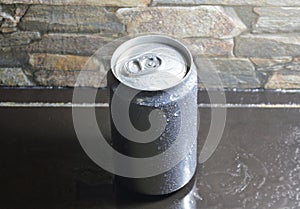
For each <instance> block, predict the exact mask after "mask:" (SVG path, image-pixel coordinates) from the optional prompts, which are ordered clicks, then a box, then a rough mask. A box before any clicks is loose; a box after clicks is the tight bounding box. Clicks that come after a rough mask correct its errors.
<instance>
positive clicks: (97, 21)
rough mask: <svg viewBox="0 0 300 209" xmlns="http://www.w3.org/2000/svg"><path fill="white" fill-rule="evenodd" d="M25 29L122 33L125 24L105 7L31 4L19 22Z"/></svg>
mask: <svg viewBox="0 0 300 209" xmlns="http://www.w3.org/2000/svg"><path fill="white" fill-rule="evenodd" d="M19 26H20V28H21V29H23V30H31V31H32V30H37V29H38V30H39V31H42V32H74V33H75V32H83V33H87V32H103V33H122V32H123V31H124V26H123V25H122V24H121V23H119V21H118V19H117V17H116V16H115V15H114V14H113V13H112V12H109V11H107V10H106V9H105V8H103V7H92V6H44V5H33V6H31V7H30V8H29V9H28V11H27V12H26V14H25V15H24V17H23V18H22V21H21V22H20V24H19Z"/></svg>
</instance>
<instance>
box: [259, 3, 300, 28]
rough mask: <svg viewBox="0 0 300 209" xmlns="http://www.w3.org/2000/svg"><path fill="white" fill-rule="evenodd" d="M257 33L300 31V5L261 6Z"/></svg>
mask: <svg viewBox="0 0 300 209" xmlns="http://www.w3.org/2000/svg"><path fill="white" fill-rule="evenodd" d="M254 11H255V12H256V13H257V14H259V16H260V17H259V18H258V20H257V23H256V24H255V27H254V32H255V33H281V32H300V7H294V8H293V7H260V8H255V9H254Z"/></svg>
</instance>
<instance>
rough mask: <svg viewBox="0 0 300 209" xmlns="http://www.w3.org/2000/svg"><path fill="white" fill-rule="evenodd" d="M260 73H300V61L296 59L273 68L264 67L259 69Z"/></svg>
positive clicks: (272, 66)
mask: <svg viewBox="0 0 300 209" xmlns="http://www.w3.org/2000/svg"><path fill="white" fill-rule="evenodd" d="M257 70H259V71H286V72H297V71H298V73H300V60H299V59H298V58H295V59H294V60H291V61H290V62H288V63H277V64H275V65H271V66H262V67H260V68H258V69H257Z"/></svg>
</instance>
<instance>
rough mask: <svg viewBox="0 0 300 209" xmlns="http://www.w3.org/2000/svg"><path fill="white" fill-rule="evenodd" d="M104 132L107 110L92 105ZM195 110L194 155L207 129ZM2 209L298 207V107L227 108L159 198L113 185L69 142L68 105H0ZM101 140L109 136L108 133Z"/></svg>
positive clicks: (206, 118) (205, 117)
mask: <svg viewBox="0 0 300 209" xmlns="http://www.w3.org/2000/svg"><path fill="white" fill-rule="evenodd" d="M97 112H98V113H99V116H100V117H99V118H98V123H99V124H102V126H103V127H102V128H104V129H107V127H106V125H105V124H106V123H107V121H108V118H107V108H98V110H97ZM210 112H211V110H210V109H209V108H201V109H200V114H201V122H200V131H199V145H198V147H199V151H200V150H201V148H202V144H203V142H204V140H205V139H206V136H207V132H208V129H209V126H210ZM0 115H1V118H0V127H1V132H2V133H1V140H0V157H1V160H0V185H1V186H0V205H1V208H93V209H94V208H101V209H106V208H120V209H123V208H124V209H125V208H126V209H127V208H128V209H135V208H139V209H140V208H142V209H159V208H174V209H175V208H178V209H181V208H183V209H194V208H299V207H300V109H298V108H291V109H287V108H230V109H228V110H227V121H226V127H225V131H224V134H223V137H222V139H221V142H220V144H219V145H218V147H217V150H216V151H215V152H214V154H213V155H212V157H211V158H210V159H209V160H208V161H206V162H205V163H204V164H199V165H198V171H197V174H196V176H195V178H194V179H193V181H192V182H191V183H190V184H189V185H187V186H186V187H185V188H183V189H182V190H180V191H178V192H176V193H174V194H172V195H168V196H163V197H145V196H139V195H136V194H132V193H129V192H128V191H124V190H122V189H120V188H118V187H117V186H116V185H114V178H113V176H112V175H110V174H109V173H107V172H105V171H104V170H102V169H101V168H99V167H97V166H96V165H95V164H94V163H93V162H92V161H91V160H90V159H89V158H88V157H87V156H86V154H85V153H84V151H83V150H82V148H81V147H80V145H79V142H78V141H77V139H76V135H75V133H74V128H73V125H72V117H71V108H62V107H61V108H57V107H56V108H50V107H43V108H37V107H33V108H32V107H31V108H29V107H26V108H17V107H10V108H9V107H2V108H0ZM107 135H108V134H107Z"/></svg>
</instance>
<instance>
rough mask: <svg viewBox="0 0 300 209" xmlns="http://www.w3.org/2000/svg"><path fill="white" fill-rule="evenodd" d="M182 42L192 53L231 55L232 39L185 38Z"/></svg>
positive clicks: (217, 55)
mask: <svg viewBox="0 0 300 209" xmlns="http://www.w3.org/2000/svg"><path fill="white" fill-rule="evenodd" d="M182 42H183V43H184V44H185V45H186V46H187V47H188V48H189V49H190V51H191V53H192V54H193V55H195V56H196V55H203V56H215V57H219V56H221V57H230V56H233V45H234V44H233V40H232V39H223V40H220V39H209V38H186V39H183V40H182Z"/></svg>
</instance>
